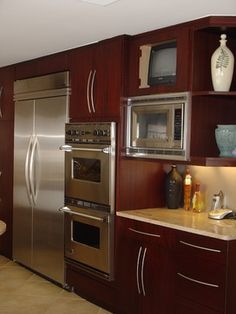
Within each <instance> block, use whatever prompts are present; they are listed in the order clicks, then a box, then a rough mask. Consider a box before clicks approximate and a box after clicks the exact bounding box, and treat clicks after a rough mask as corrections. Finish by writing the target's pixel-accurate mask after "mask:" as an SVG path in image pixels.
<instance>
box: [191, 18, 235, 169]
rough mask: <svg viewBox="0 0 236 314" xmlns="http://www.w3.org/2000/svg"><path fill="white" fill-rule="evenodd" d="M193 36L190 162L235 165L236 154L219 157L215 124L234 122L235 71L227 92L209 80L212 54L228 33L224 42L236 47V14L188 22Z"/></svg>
mask: <svg viewBox="0 0 236 314" xmlns="http://www.w3.org/2000/svg"><path fill="white" fill-rule="evenodd" d="M190 24H191V25H190V29H191V38H192V39H191V40H192V48H191V51H192V58H191V73H190V78H191V84H190V90H191V91H192V118H191V144H190V154H191V162H192V163H196V164H198V163H199V164H201V163H202V164H203V165H209V166H235V165H236V158H218V156H219V150H218V147H217V144H216V141H215V128H216V126H217V124H236V106H235V101H236V71H234V75H233V80H232V84H231V89H230V91H229V92H215V91H214V90H213V85H212V80H211V56H212V54H213V52H214V51H215V50H216V49H217V48H218V46H219V40H220V35H221V34H222V33H225V34H227V39H228V40H227V46H228V47H229V48H230V49H231V51H235V49H236V36H235V35H236V18H235V17H227V16H226V17H220V16H218V17H214V16H213V17H207V18H203V19H199V20H196V21H193V22H191V23H190Z"/></svg>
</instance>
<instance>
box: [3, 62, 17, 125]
mask: <svg viewBox="0 0 236 314" xmlns="http://www.w3.org/2000/svg"><path fill="white" fill-rule="evenodd" d="M13 81H14V67H13V66H12V67H11V66H9V67H4V68H0V122H1V121H3V120H13V118H14V103H13Z"/></svg>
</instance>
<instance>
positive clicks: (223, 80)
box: [211, 34, 234, 92]
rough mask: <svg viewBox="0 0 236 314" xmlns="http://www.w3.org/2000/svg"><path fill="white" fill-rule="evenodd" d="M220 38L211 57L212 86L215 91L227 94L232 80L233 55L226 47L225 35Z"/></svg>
mask: <svg viewBox="0 0 236 314" xmlns="http://www.w3.org/2000/svg"><path fill="white" fill-rule="evenodd" d="M220 37H221V39H220V46H219V47H218V48H217V49H216V50H215V52H214V53H213V55H212V57H211V77H212V84H213V88H214V90H215V91H218V92H228V91H229V90H230V86H231V82H232V78H233V71H234V55H233V54H232V52H231V51H230V50H229V48H228V47H227V46H226V42H227V40H226V35H225V34H222V35H221V36H220Z"/></svg>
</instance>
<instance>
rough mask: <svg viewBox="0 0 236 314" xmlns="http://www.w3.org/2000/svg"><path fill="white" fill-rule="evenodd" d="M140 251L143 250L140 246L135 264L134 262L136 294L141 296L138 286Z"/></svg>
mask: <svg viewBox="0 0 236 314" xmlns="http://www.w3.org/2000/svg"><path fill="white" fill-rule="evenodd" d="M142 249H143V248H142V247H141V246H140V247H139V251H138V257H137V262H136V283H137V289H138V294H141V289H140V284H139V264H140V259H141V253H142Z"/></svg>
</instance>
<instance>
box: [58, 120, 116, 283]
mask: <svg viewBox="0 0 236 314" xmlns="http://www.w3.org/2000/svg"><path fill="white" fill-rule="evenodd" d="M61 149H62V150H64V151H65V165H66V166H65V176H66V182H65V196H66V197H65V206H64V207H63V208H62V209H61V211H63V212H64V213H65V256H66V258H68V259H70V260H71V261H75V262H76V263H77V265H78V266H79V267H81V268H83V269H84V270H86V271H89V272H92V273H93V274H96V275H98V276H101V277H103V278H106V279H108V280H110V279H112V276H113V233H114V218H113V216H114V215H113V213H114V200H115V123H114V122H106V123H78V124H66V144H65V145H63V146H62V147H61Z"/></svg>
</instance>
